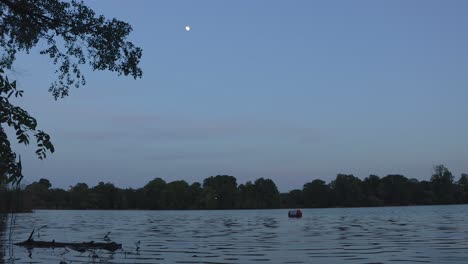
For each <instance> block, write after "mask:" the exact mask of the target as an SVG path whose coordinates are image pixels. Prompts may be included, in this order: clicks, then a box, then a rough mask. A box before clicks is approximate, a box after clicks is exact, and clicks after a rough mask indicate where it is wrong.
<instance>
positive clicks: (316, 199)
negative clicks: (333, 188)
mask: <svg viewBox="0 0 468 264" xmlns="http://www.w3.org/2000/svg"><path fill="white" fill-rule="evenodd" d="M302 197H303V200H304V206H305V207H328V206H330V204H331V201H330V186H328V185H327V184H325V182H324V181H322V180H318V179H317V180H313V181H312V182H309V183H306V184H304V188H303V189H302Z"/></svg>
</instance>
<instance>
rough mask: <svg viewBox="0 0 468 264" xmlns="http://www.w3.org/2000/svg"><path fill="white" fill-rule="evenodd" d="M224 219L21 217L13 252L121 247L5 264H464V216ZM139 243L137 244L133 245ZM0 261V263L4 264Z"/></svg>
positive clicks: (255, 213)
mask: <svg viewBox="0 0 468 264" xmlns="http://www.w3.org/2000/svg"><path fill="white" fill-rule="evenodd" d="M287 212H288V210H229V211H221V210H220V211H65V210H64V211H61V210H59V211H51V210H38V211H35V212H34V213H31V214H17V215H16V219H15V228H14V230H13V233H12V234H11V235H12V240H13V242H19V241H23V240H25V239H27V238H28V236H29V234H30V233H31V230H32V229H33V228H36V229H37V228H41V227H42V228H41V229H40V230H39V233H38V236H37V237H36V240H52V239H55V240H56V241H61V242H62V241H63V242H82V241H91V240H94V241H95V242H100V241H103V239H104V236H105V235H106V234H107V232H111V233H110V235H109V238H110V239H111V240H112V241H115V242H117V243H122V245H123V250H119V251H117V252H114V253H108V252H104V251H96V252H94V253H93V252H85V253H80V252H76V251H73V250H71V249H70V250H69V249H63V248H62V249H33V250H31V251H30V252H28V250H26V249H24V248H21V247H17V246H11V245H9V243H8V242H7V240H8V234H9V232H8V230H6V231H5V230H2V231H1V232H2V234H1V236H0V237H1V239H2V240H1V241H0V244H1V246H2V249H1V251H2V253H3V254H4V255H5V256H4V260H3V261H4V262H5V263H59V262H60V261H65V262H67V263H71V262H72V263H88V262H91V261H95V262H101V263H102V262H104V263H262V262H263V263H400V262H407V263H467V261H468V206H466V205H461V206H460V205H456V206H414V207H385V208H345V209H343V208H333V209H305V210H303V213H304V216H303V218H302V219H289V218H288V217H287ZM138 241H140V243H139V245H138ZM2 253H0V254H2ZM0 262H1V260H0Z"/></svg>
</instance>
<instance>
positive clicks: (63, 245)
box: [15, 230, 122, 252]
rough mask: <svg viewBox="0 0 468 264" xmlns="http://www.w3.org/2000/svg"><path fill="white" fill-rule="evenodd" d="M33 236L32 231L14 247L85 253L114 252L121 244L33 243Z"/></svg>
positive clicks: (91, 242)
mask: <svg viewBox="0 0 468 264" xmlns="http://www.w3.org/2000/svg"><path fill="white" fill-rule="evenodd" d="M33 235H34V230H33V231H32V232H31V235H29V238H28V239H27V240H26V241H23V242H19V243H15V245H17V246H21V247H26V248H70V249H73V250H76V251H79V252H85V251H86V250H88V249H103V250H107V251H112V252H114V251H116V250H118V249H121V248H122V244H117V243H115V242H108V243H95V242H94V241H90V242H81V243H64V242H55V240H52V241H35V240H34V239H33Z"/></svg>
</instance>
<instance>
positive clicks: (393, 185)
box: [0, 166, 468, 210]
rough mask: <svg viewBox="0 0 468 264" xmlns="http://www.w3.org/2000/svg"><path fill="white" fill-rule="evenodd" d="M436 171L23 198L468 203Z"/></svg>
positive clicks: (168, 205)
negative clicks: (283, 185)
mask: <svg viewBox="0 0 468 264" xmlns="http://www.w3.org/2000/svg"><path fill="white" fill-rule="evenodd" d="M436 168H437V169H436V171H435V173H434V174H435V176H433V177H432V180H431V181H418V180H416V179H408V178H406V177H405V176H403V175H387V176H385V177H382V178H380V177H378V176H376V175H370V176H369V177H366V178H365V179H364V180H360V179H359V178H356V177H355V176H353V175H346V174H339V175H337V176H336V178H335V180H333V181H332V182H330V183H329V184H327V183H325V182H324V181H322V180H319V179H315V180H313V181H311V182H308V183H306V184H304V187H303V189H302V190H300V189H295V190H292V191H290V192H288V193H282V194H280V193H279V192H278V189H277V187H276V185H275V183H274V182H273V181H272V180H270V179H264V178H259V179H257V180H255V181H254V182H253V183H252V182H250V181H248V182H246V183H244V184H240V185H239V186H237V180H236V178H235V177H233V176H229V175H217V176H211V177H208V178H206V179H205V180H204V181H203V186H202V185H201V184H200V183H198V182H195V183H193V184H191V185H189V184H188V183H187V182H185V181H173V182H168V183H166V181H164V180H163V179H161V178H155V179H154V180H152V181H150V182H148V183H147V184H146V185H145V186H144V187H142V188H139V189H120V188H117V187H115V186H114V185H113V184H111V183H103V182H100V183H99V184H98V185H96V186H94V187H92V188H89V187H88V185H86V184H85V183H78V184H76V185H75V186H73V187H71V188H70V189H69V190H67V191H65V190H62V189H57V188H51V184H50V182H49V181H48V180H46V179H41V180H39V181H38V182H34V183H32V184H30V185H28V186H27V187H26V188H25V190H24V192H23V195H24V197H25V199H24V200H29V201H31V202H29V203H32V207H33V208H49V209H151V210H158V209H175V210H185V209H267V208H301V207H307V208H317V207H320V208H323V207H355V206H387V205H388V206H404V205H431V204H446V203H447V201H451V202H450V203H468V199H467V198H468V175H467V174H462V176H461V177H460V179H459V180H458V181H457V182H456V183H452V185H451V187H450V188H451V189H450V192H448V193H446V194H444V195H443V196H440V195H437V193H436V190H439V189H443V188H445V187H444V186H445V184H446V182H445V180H448V181H449V182H450V179H453V178H452V177H450V175H451V173H450V171H448V169H446V168H445V167H440V166H437V167H436ZM442 179H445V180H442ZM0 193H1V192H0ZM29 203H28V204H29Z"/></svg>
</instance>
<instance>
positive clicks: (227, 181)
mask: <svg viewBox="0 0 468 264" xmlns="http://www.w3.org/2000/svg"><path fill="white" fill-rule="evenodd" d="M203 189H204V196H205V199H204V202H205V205H206V206H207V209H229V208H235V205H236V199H237V181H236V178H235V177H233V176H229V175H217V176H211V177H209V178H206V179H205V180H204V181H203Z"/></svg>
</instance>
